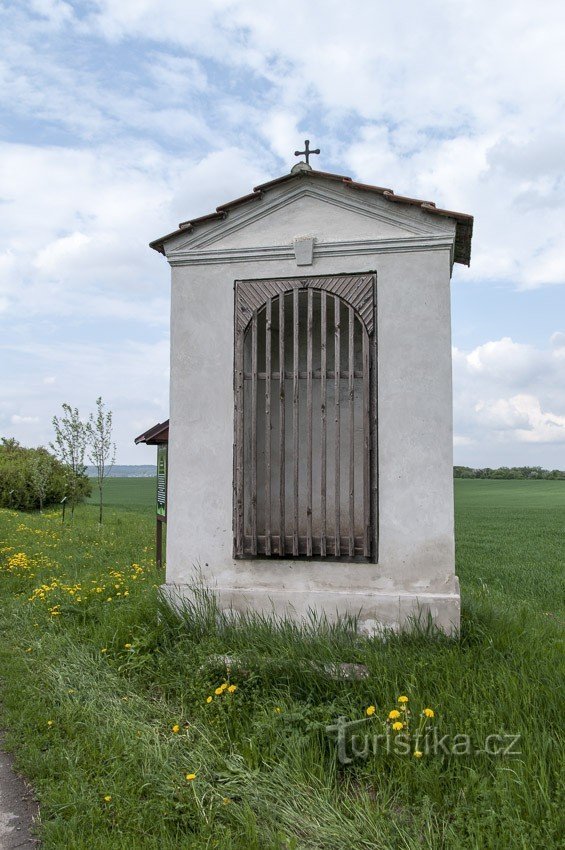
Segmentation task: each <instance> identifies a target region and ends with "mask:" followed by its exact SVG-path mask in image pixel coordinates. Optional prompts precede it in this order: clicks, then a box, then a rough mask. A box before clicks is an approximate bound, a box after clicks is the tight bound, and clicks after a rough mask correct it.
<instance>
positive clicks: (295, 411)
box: [292, 289, 299, 557]
mask: <svg viewBox="0 0 565 850" xmlns="http://www.w3.org/2000/svg"><path fill="white" fill-rule="evenodd" d="M292 307H293V310H292V325H293V352H294V360H293V372H292V435H293V459H292V460H293V476H294V482H293V484H294V518H293V529H292V554H293V555H294V556H295V557H296V556H297V555H298V554H299V552H298V447H299V439H298V391H299V383H298V369H299V362H298V356H299V348H298V289H295V290H294V291H293V299H292Z"/></svg>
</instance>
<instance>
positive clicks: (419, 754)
mask: <svg viewBox="0 0 565 850" xmlns="http://www.w3.org/2000/svg"><path fill="white" fill-rule="evenodd" d="M423 755H424V753H423V752H422V751H421V750H414V758H415V759H421V758H422V756H423Z"/></svg>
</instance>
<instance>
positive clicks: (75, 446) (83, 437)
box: [51, 404, 88, 519]
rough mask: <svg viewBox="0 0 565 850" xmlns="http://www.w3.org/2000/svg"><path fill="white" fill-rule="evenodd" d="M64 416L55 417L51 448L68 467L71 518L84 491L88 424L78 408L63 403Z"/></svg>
mask: <svg viewBox="0 0 565 850" xmlns="http://www.w3.org/2000/svg"><path fill="white" fill-rule="evenodd" d="M63 413H64V416H61V418H60V419H59V417H58V416H54V417H53V428H54V429H55V442H54V443H51V448H52V449H53V451H54V452H55V454H56V455H57V457H58V458H59V459H60V460H61V461H62V462H63V463H64V464H65V466H66V468H67V479H68V480H67V487H68V499H69V504H70V507H71V519H72V518H74V513H75V505H76V504H77V502H78V500H79V498H80V497H81V496H82V494H83V491H84V481H85V472H86V467H85V465H84V453H85V451H86V443H87V437H88V434H87V426H86V424H85V423H84V422H83V421H82V420H81V418H80V415H79V412H78V410H77V408H76V407H75V408H72V407H71V406H70V405H69V404H63Z"/></svg>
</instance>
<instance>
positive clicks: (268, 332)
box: [265, 298, 272, 556]
mask: <svg viewBox="0 0 565 850" xmlns="http://www.w3.org/2000/svg"><path fill="white" fill-rule="evenodd" d="M271 313H272V298H269V299H268V300H267V304H266V306H265V555H267V556H270V555H271V334H272V316H271Z"/></svg>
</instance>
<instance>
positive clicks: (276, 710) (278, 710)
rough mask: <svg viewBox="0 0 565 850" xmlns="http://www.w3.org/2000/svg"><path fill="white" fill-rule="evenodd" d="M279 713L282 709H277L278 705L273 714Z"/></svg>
mask: <svg viewBox="0 0 565 850" xmlns="http://www.w3.org/2000/svg"><path fill="white" fill-rule="evenodd" d="M281 711H282V708H279V707H278V705H277V707H276V708H275V714H280V713H281Z"/></svg>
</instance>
